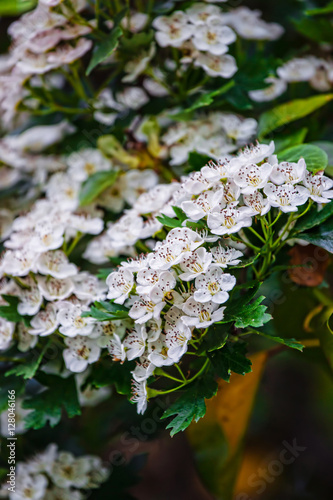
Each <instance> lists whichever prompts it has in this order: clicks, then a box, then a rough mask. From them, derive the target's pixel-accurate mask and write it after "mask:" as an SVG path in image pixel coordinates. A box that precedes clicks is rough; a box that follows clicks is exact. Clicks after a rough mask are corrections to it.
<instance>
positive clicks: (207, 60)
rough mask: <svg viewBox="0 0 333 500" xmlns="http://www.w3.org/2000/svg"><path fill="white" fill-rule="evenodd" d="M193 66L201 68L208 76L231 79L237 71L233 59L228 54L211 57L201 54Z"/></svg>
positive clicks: (207, 54)
mask: <svg viewBox="0 0 333 500" xmlns="http://www.w3.org/2000/svg"><path fill="white" fill-rule="evenodd" d="M194 65H195V66H199V67H200V68H202V69H203V70H204V71H205V72H206V73H207V75H209V76H213V77H216V76H222V78H231V77H232V76H233V75H234V74H235V73H236V71H237V64H236V61H235V59H234V57H232V56H230V55H229V54H224V55H220V56H217V55H213V54H210V53H203V52H201V53H200V54H199V55H198V56H197V58H196V59H195V61H194Z"/></svg>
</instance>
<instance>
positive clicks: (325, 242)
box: [297, 218, 333, 253]
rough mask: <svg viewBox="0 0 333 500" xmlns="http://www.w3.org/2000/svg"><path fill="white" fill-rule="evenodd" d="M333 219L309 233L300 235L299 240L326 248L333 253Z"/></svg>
mask: <svg viewBox="0 0 333 500" xmlns="http://www.w3.org/2000/svg"><path fill="white" fill-rule="evenodd" d="M332 228H333V218H331V219H328V220H327V221H326V222H325V223H323V224H319V225H316V227H314V228H313V229H311V231H309V232H307V233H300V234H298V235H297V237H298V238H301V239H302V240H305V241H307V242H308V243H312V245H317V246H318V247H321V248H324V249H325V250H327V251H328V252H330V253H333V231H332Z"/></svg>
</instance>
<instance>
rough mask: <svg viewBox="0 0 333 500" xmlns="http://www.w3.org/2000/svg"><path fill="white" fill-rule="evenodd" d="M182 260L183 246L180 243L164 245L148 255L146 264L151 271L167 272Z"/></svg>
mask: <svg viewBox="0 0 333 500" xmlns="http://www.w3.org/2000/svg"><path fill="white" fill-rule="evenodd" d="M182 258H183V246H182V245H181V244H180V243H175V244H170V243H165V244H162V245H160V246H159V247H158V248H157V249H156V250H155V252H154V253H150V254H148V263H149V265H150V267H151V268H152V269H157V270H160V271H167V270H168V269H170V267H172V266H175V265H176V264H178V263H179V262H180V261H181V260H182Z"/></svg>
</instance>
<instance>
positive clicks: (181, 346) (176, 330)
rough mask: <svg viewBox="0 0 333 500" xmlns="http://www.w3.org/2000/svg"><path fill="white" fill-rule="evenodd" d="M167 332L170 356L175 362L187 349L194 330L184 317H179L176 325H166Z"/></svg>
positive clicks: (166, 338) (166, 339)
mask: <svg viewBox="0 0 333 500" xmlns="http://www.w3.org/2000/svg"><path fill="white" fill-rule="evenodd" d="M165 334H166V335H165V345H166V346H167V348H168V357H169V358H170V359H171V360H172V361H173V363H178V361H179V360H180V358H181V357H182V356H183V355H184V354H185V353H186V351H187V343H188V341H189V340H190V339H191V337H192V332H191V330H190V328H189V327H188V326H187V325H186V324H185V323H184V322H183V321H182V319H179V320H178V321H177V323H176V324H175V325H170V324H169V325H166V327H165Z"/></svg>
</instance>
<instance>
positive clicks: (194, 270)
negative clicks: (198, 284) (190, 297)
mask: <svg viewBox="0 0 333 500" xmlns="http://www.w3.org/2000/svg"><path fill="white" fill-rule="evenodd" d="M211 261H212V254H211V253H210V252H207V250H206V249H205V248H204V247H200V248H198V249H197V250H195V251H194V252H193V253H192V255H190V256H189V257H186V258H185V259H184V260H183V261H182V262H181V263H180V268H181V270H182V271H183V273H182V274H180V275H179V278H180V279H181V280H184V281H191V280H192V279H194V278H196V277H197V276H199V275H200V274H203V273H205V272H206V271H207V269H208V267H209V266H210V263H211Z"/></svg>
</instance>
